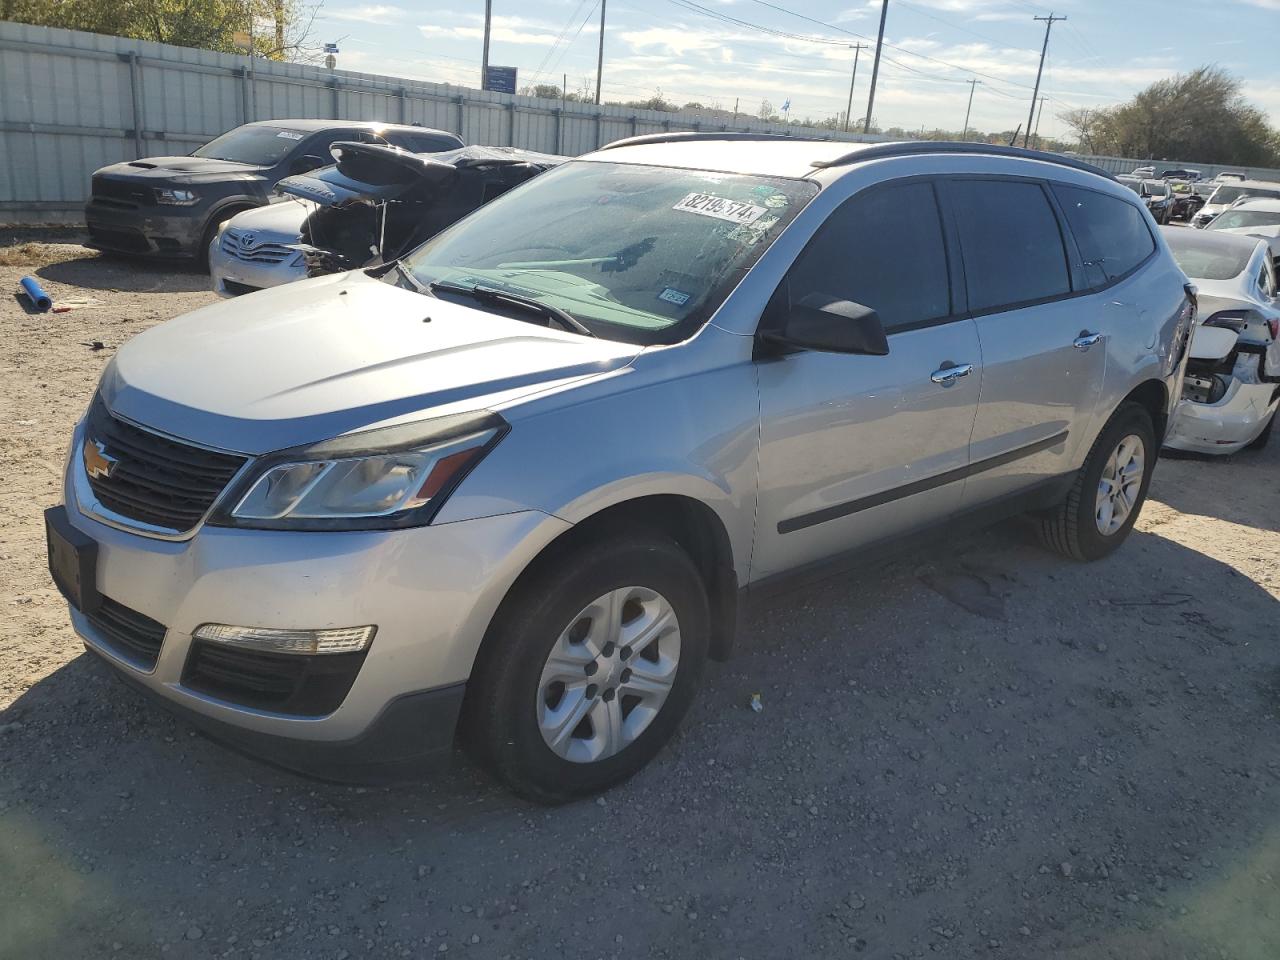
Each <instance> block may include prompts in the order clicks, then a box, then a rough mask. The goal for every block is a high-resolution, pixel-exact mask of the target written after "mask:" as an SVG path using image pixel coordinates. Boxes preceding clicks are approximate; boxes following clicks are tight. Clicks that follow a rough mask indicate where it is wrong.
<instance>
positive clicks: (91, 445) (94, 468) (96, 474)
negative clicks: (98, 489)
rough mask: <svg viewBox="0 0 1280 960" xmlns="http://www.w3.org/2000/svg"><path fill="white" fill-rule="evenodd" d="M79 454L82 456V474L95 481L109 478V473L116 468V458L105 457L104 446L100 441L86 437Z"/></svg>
mask: <svg viewBox="0 0 1280 960" xmlns="http://www.w3.org/2000/svg"><path fill="white" fill-rule="evenodd" d="M81 453H82V454H83V456H84V472H85V473H87V474H88V475H89V476H90V477H91V478H93V479H95V480H96V479H98V478H105V477H109V476H111V471H112V470H114V469H115V468H116V458H115V457H109V456H107V448H106V445H105V444H103V443H102V442H101V441H98V440H91V439H89V438H88V437H86V438H85V441H84V447H83V448H81Z"/></svg>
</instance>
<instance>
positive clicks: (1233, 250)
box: [1163, 229, 1260, 280]
mask: <svg viewBox="0 0 1280 960" xmlns="http://www.w3.org/2000/svg"><path fill="white" fill-rule="evenodd" d="M1163 233H1164V238H1165V241H1166V242H1167V243H1168V244H1169V249H1170V251H1172V253H1173V259H1174V260H1176V261H1177V262H1178V266H1180V267H1181V268H1182V272H1183V273H1185V274H1186V275H1187V276H1188V277H1190V278H1191V279H1192V280H1230V279H1231V278H1232V277H1238V276H1239V275H1240V274H1241V273H1243V272H1244V269H1245V267H1246V266H1247V265H1248V263H1249V258H1250V257H1252V256H1253V251H1254V249H1255V248H1256V246H1257V244H1258V243H1259V242H1260V241H1257V240H1254V241H1252V242H1250V241H1248V240H1246V239H1245V238H1243V237H1234V236H1225V237H1222V236H1215V235H1214V234H1212V233H1206V232H1204V231H1202V230H1169V229H1166V230H1164V231H1163Z"/></svg>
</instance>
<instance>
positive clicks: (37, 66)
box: [0, 22, 885, 223]
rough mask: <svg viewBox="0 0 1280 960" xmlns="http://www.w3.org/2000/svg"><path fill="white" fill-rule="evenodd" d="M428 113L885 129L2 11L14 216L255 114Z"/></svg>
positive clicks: (606, 133)
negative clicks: (465, 81) (219, 46)
mask: <svg viewBox="0 0 1280 960" xmlns="http://www.w3.org/2000/svg"><path fill="white" fill-rule="evenodd" d="M286 117H293V118H317V117H324V118H333V119H340V120H342V119H358V120H381V121H384V122H388V123H415V122H416V123H420V124H422V125H423V126H427V127H435V128H438V129H442V130H450V131H452V132H454V133H457V134H459V135H460V136H461V137H462V138H463V139H464V140H466V141H467V142H468V143H476V144H487V145H492V146H517V147H524V148H526V149H530V150H541V151H544V152H547V153H561V154H571V155H572V154H579V153H585V152H587V151H589V150H594V149H595V148H596V147H598V146H601V145H603V144H606V143H609V142H610V141H612V140H617V139H620V138H622V137H628V136H633V135H636V134H642V133H658V132H662V131H666V130H699V129H701V130H743V131H752V132H757V133H777V134H785V135H788V136H795V137H805V136H826V137H832V136H834V137H837V138H838V139H841V140H854V141H858V140H883V139H885V138H884V137H874V136H873V137H863V136H860V135H857V134H845V133H839V132H833V131H831V130H824V129H817V128H809V127H799V126H784V125H781V124H770V123H762V122H760V121H755V120H752V119H751V118H749V117H739V118H737V120H736V121H734V122H732V123H730V122H727V121H726V119H725V118H721V117H709V116H699V115H698V114H696V113H659V112H657V111H653V110H636V109H632V108H630V107H619V106H609V105H604V106H599V107H597V106H596V105H595V104H590V103H580V102H575V101H572V100H570V101H557V100H545V99H537V98H534V97H522V96H513V95H511V94H504V93H492V92H487V91H481V90H474V89H469V88H465V87H457V86H451V85H449V84H441V83H427V82H424V81H421V80H409V79H404V78H398V77H386V76H376V75H373V74H367V73H355V72H351V71H346V70H334V71H330V70H326V69H323V68H320V67H313V66H308V65H303V64H290V63H275V62H271V61H264V60H252V61H251V60H250V59H249V58H247V57H243V56H236V55H233V54H224V53H214V52H213V51H209V50H195V49H192V48H189V47H174V46H169V45H168V44H161V43H151V42H148V41H143V40H130V39H126V38H122V37H108V36H101V35H98V34H91V33H80V32H77V31H72V30H56V29H50V28H47V27H32V26H27V25H25V24H18V23H4V22H0V221H8V222H28V223H29V222H48V221H55V220H71V221H74V220H77V219H79V217H80V210H81V207H82V205H83V203H84V200H85V198H86V194H87V192H88V187H89V176H90V174H91V173H92V172H93V171H94V170H96V169H97V168H98V167H102V166H106V165H107V164H109V163H118V162H120V161H124V160H136V159H138V158H139V157H144V156H163V155H175V154H186V153H190V152H191V151H192V150H193V149H194V148H195V147H197V146H199V145H200V144H202V143H204V142H206V141H207V140H210V139H211V138H213V137H214V136H216V135H217V134H219V133H222V132H223V131H225V130H227V129H230V128H231V127H234V126H237V125H238V124H241V123H245V122H247V121H251V120H270V119H278V118H286Z"/></svg>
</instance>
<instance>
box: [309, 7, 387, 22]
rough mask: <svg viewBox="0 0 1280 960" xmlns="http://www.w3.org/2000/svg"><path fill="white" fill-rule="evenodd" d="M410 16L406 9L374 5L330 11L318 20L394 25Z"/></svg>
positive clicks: (321, 15)
mask: <svg viewBox="0 0 1280 960" xmlns="http://www.w3.org/2000/svg"><path fill="white" fill-rule="evenodd" d="M408 15H409V11H408V10H406V9H405V8H404V7H393V6H389V5H387V4H380V3H379V4H372V5H368V6H363V7H352V8H351V9H350V10H330V11H325V12H324V13H322V14H320V15H319V17H318V18H317V19H323V20H347V21H350V22H352V23H393V22H395V21H396V20H402V19H404V18H405V17H407V16H408Z"/></svg>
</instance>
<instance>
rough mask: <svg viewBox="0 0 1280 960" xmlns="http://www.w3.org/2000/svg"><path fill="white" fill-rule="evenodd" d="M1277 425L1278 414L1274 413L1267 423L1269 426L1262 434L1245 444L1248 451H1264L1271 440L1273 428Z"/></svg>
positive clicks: (1263, 429)
mask: <svg viewBox="0 0 1280 960" xmlns="http://www.w3.org/2000/svg"><path fill="white" fill-rule="evenodd" d="M1275 425H1276V414H1275V413H1274V412H1272V414H1271V419H1270V420H1268V421H1267V425H1266V426H1265V427H1263V428H1262V432H1261V433H1260V434H1258V435H1257V436H1256V437H1254V438H1253V439H1252V440H1250V441H1249V442H1248V443H1247V444H1245V447H1244V448H1245V449H1246V450H1263V449H1265V448H1266V446H1267V444H1268V443H1269V442H1270V440H1271V428H1272V427H1274V426H1275Z"/></svg>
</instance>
